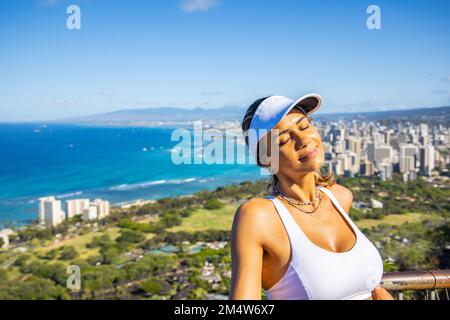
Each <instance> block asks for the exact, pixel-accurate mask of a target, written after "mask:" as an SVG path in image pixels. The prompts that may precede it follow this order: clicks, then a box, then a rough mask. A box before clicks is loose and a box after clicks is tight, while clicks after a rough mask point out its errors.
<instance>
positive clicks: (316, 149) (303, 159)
mask: <svg viewBox="0 0 450 320" xmlns="http://www.w3.org/2000/svg"><path fill="white" fill-rule="evenodd" d="M318 151H319V149H318V148H314V149H312V150H310V151H308V153H306V154H305V155H304V156H303V157H301V158H299V159H298V160H300V161H305V160H308V159H311V158H313V157H314V156H315V155H316V154H317V152H318Z"/></svg>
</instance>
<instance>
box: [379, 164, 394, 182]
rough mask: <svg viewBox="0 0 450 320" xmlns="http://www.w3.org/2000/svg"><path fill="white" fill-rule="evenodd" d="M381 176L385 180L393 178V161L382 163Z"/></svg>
mask: <svg viewBox="0 0 450 320" xmlns="http://www.w3.org/2000/svg"><path fill="white" fill-rule="evenodd" d="M380 177H381V180H383V181H385V180H391V179H392V163H386V162H383V163H381V164H380Z"/></svg>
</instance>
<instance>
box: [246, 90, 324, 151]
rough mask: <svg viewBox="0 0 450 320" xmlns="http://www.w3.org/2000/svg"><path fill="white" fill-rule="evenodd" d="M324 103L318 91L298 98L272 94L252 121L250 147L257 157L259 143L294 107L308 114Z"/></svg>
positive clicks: (259, 107)
mask: <svg viewBox="0 0 450 320" xmlns="http://www.w3.org/2000/svg"><path fill="white" fill-rule="evenodd" d="M321 104H322V97H321V96H320V95H318V94H316V93H309V94H306V95H304V96H302V97H300V98H298V99H296V100H292V99H289V98H286V97H283V96H271V97H268V98H266V99H265V100H264V101H263V102H261V104H260V105H259V106H258V108H257V109H256V111H255V114H254V115H253V118H252V121H251V123H250V127H249V130H248V132H247V135H248V147H249V149H250V151H251V152H253V155H254V157H255V160H256V159H257V151H258V150H257V144H258V142H259V140H261V138H262V137H264V136H265V135H266V134H267V133H269V131H270V130H272V129H273V128H274V127H275V126H276V125H277V123H278V122H280V120H281V119H282V118H283V117H284V116H285V115H286V114H287V113H289V111H291V110H292V108H294V107H300V108H301V109H303V110H304V111H305V113H306V114H307V115H310V114H312V113H313V112H315V111H316V110H317V109H319V107H320V106H321Z"/></svg>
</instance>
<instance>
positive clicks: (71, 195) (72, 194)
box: [56, 191, 83, 199]
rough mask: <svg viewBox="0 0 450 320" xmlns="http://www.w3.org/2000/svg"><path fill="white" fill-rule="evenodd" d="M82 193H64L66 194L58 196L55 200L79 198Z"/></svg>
mask: <svg viewBox="0 0 450 320" xmlns="http://www.w3.org/2000/svg"><path fill="white" fill-rule="evenodd" d="M82 193H83V191H76V192H71V193H66V194H60V195H57V196H56V198H58V199H64V198H70V197H74V196H79V195H80V194H82Z"/></svg>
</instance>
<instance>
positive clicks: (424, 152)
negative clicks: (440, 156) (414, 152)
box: [420, 145, 435, 176]
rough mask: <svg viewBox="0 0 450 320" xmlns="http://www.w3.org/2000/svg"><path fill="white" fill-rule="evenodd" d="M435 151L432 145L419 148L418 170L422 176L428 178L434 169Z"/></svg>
mask: <svg viewBox="0 0 450 320" xmlns="http://www.w3.org/2000/svg"><path fill="white" fill-rule="evenodd" d="M434 156H435V149H434V146H432V145H427V146H424V147H421V148H420V170H421V171H422V174H424V175H426V176H429V175H431V172H432V171H433V169H434Z"/></svg>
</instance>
